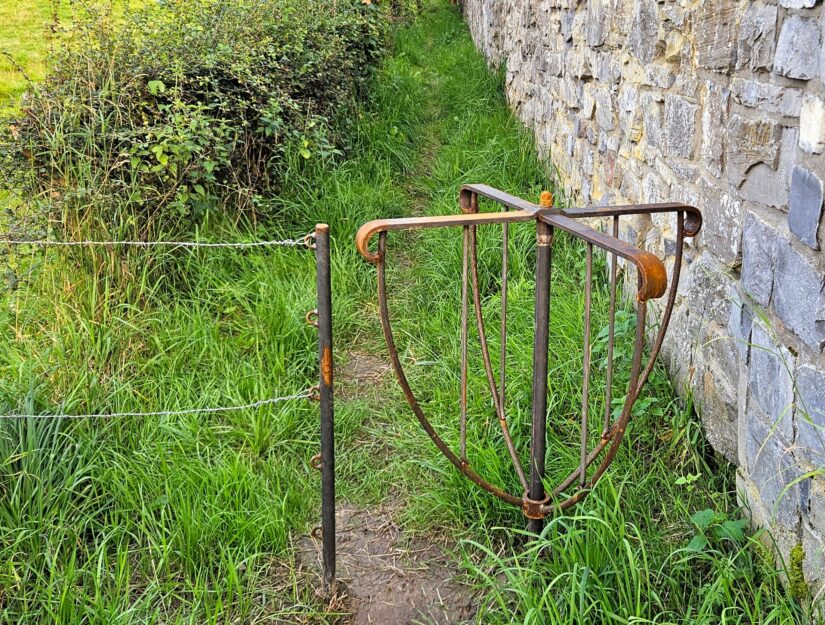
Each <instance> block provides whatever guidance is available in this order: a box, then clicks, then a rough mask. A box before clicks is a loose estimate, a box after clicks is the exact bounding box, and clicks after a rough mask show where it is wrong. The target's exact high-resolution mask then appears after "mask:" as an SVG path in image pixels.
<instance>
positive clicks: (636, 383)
mask: <svg viewBox="0 0 825 625" xmlns="http://www.w3.org/2000/svg"><path fill="white" fill-rule="evenodd" d="M482 197H483V198H486V199H488V200H491V201H492V202H494V203H497V204H499V205H500V206H502V207H503V208H504V210H503V211H501V212H491V213H482V212H479V198H482ZM459 205H460V208H461V213H460V214H455V215H444V216H437V217H408V218H402V219H380V220H376V221H371V222H368V223H366V224H364V225H363V226H362V227H361V229H360V230H359V231H358V234H357V236H356V245H357V247H358V249H359V251H360V252H361V254H362V255H363V256H364V258H366V259H367V260H368V261H370V262H372V263H374V264H375V265H376V268H377V274H378V301H379V312H380V317H381V325H382V328H383V331H384V338H385V340H386V343H387V348H388V350H389V356H390V361H391V363H392V367H393V370H394V371H395V375H396V378H397V379H398V383H399V385H400V386H401V389H402V390H403V392H404V395H405V397H406V399H407V402H408V403H409V405H410V408H411V409H412V411H413V414H414V415H415V416H416V418H417V419H418V421H419V423H420V424H421V426H422V427H423V428H424V430H425V431H426V432H427V434H428V435H429V437H430V438H431V439H432V441H433V442H434V443H435V445H436V447H438V449H439V450H440V451H441V453H443V454H444V456H446V458H447V459H448V460H449V461H450V462H451V463H452V464H453V465H454V466H455V467H456V469H457V470H458V471H460V472H461V473H463V474H464V475H465V476H466V477H467V478H468V479H470V480H471V481H472V482H473V483H475V484H477V485H478V486H479V487H481V488H483V489H484V490H486V491H488V492H490V493H491V494H493V495H494V496H496V497H498V498H499V499H501V500H503V501H505V502H507V503H509V504H512V505H514V506H517V507H519V508H520V509H521V510H522V513H523V514H524V515H525V517H527V519H528V527H529V529H530V531H532V532H536V533H537V532H540V531H541V529H542V526H543V519H544V518H546V517H547V516H549V515H551V514H554V513H556V512H559V511H562V510H566V509H568V508H570V507H571V506H573V505H575V504H577V503H578V502H580V501H582V500H583V499H584V498H585V497H586V496H587V494H588V493H589V492H590V491H591V490H592V489H593V487H594V486H595V484H596V483H597V482H598V480H599V479H600V478H601V476H602V475H603V474H604V472H605V471H606V470H607V468H608V467H609V466H610V463H611V462H612V460H613V458H614V457H615V455H616V453H617V451H618V448H619V445H620V444H621V442H622V438H623V437H624V433H625V431H626V429H627V425H628V422H629V420H630V416H631V411H632V409H633V406H634V404H635V402H636V399H637V397H638V396H639V392H640V391H641V389H642V387H643V386H644V385H645V383H646V382H647V379H648V376H649V375H650V372H651V371H652V369H653V366H654V364H655V362H656V358H657V357H658V355H659V352H660V350H661V348H662V343H663V341H664V337H665V333H666V332H667V328H668V324H669V322H670V317H671V314H672V312H673V306H674V304H675V301H676V292H677V288H678V286H679V277H680V272H681V266H682V255H683V249H684V243H685V238H686V237H693V236H695V235H696V234H697V233H698V232H699V229H700V228H701V225H702V216H701V214H700V212H699V211H698V209H696V208H694V207H692V206H688V205H686V204H680V203H665V204H634V205H627V206H609V207H603V208H573V209H567V210H561V209H559V208H555V207H554V206H553V200H552V196H551V195H550V194H549V193H547V192H545V193H543V194H542V197H541V201H540V203H539V204H535V203H532V202H528V201H526V200H523V199H521V198H518V197H515V196H512V195H510V194H508V193H505V192H503V191H499V190H498V189H494V188H492V187H489V186H487V185H477V184H473V185H465V186H464V187H463V188H462V189H461V194H460V197H459ZM652 214H673V216H674V217H675V222H676V241H675V249H676V251H675V256H674V259H673V261H674V264H673V268H672V270H671V275H670V279H668V274H667V271H666V270H665V266H664V264H663V262H662V261H661V260H660V259H659V258H657V257H656V256H655V255H654V254H652V253H650V252H648V251H645V250H642V249H639V248H637V247H635V246H633V245H631V244H630V243H627V242H625V241H622V240H621V239H620V238H619V232H620V228H619V225H620V219H621V218H622V217H625V216H632V215H652ZM585 218H587V219H591V218H607V219H608V224H609V225H610V233H609V234H608V233H605V232H601V231H599V230H596V229H594V228H591V227H590V226H588V225H586V224H585V223H583V222H582V221H580V220H581V219H585ZM528 221H533V222H535V224H536V269H535V279H536V285H535V311H534V315H535V317H534V337H533V371H532V406H531V420H532V429H531V441H530V454H529V466H528V470H527V471H525V470H524V467H523V466H522V461H521V457H520V455H519V453H518V450H517V448H516V446H515V444H514V441H513V438H512V436H511V434H510V427H509V420H508V419H509V417H508V414H507V412H508V403H507V398H506V396H505V390H506V383H505V382H506V379H505V377H506V376H505V367H506V350H507V280H508V255H509V250H508V241H509V226H510V224H513V223H519V222H528ZM480 225H501V226H502V234H503V244H502V263H501V283H500V284H501V330H500V332H501V336H500V345H501V352H500V355H499V356H500V357H499V371H498V381H496V375H495V373H496V372H495V371H494V370H493V365H492V359H491V356H490V350H489V346H488V341H487V332H486V329H485V322H484V316H483V314H482V306H481V289H480V279H479V266H478V249H477V248H478V236H477V229H478V226H480ZM450 227H460V228H461V229H462V234H463V237H462V245H463V253H462V273H461V280H462V288H461V371H460V389H459V390H460V395H459V448H458V450H457V451H454V450H453V448H452V447H451V446H450V445H448V444H447V443H446V442H445V441H444V439H443V438H442V437H441V435H440V434H439V433H438V432H437V431H436V430H435V428H434V427H433V426H432V424H431V423H430V421H429V419H428V418H427V416H426V415H425V414H424V411H423V409H422V407H421V405H420V403H419V402H418V399H417V397H416V395H415V393H414V392H413V390H412V387H411V386H410V383H409V381H408V379H407V377H406V374H405V371H404V367H403V365H402V362H401V357H400V356H399V352H398V349H397V347H396V344H395V336H394V334H393V330H392V322H391V319H390V312H389V303H388V293H387V280H386V270H387V256H388V251H387V235H388V233H390V232H393V231H397V230H412V229H420V228H450ZM556 230H562V231H564V232H567V233H568V234H570V235H572V236H573V237H575V238H577V239H579V240H581V241H583V242H584V244H585V255H586V256H585V283H584V332H583V337H584V338H583V343H584V344H583V346H582V351H581V358H582V360H581V362H582V373H583V375H582V378H583V379H582V386H581V415H580V426H581V431H580V433H581V436H580V441H581V442H580V446H579V448H578V449H577V452H578V457H579V460H578V462H577V466H575V467H573V468H571V470H570V472H569V474H568V475H567V477H565V478H564V479H562V480H560V481H559V482H558V483H556V484H555V485H554V486H552V487H551V488H550V489H549V491H548V490H547V488H548V482H547V476H546V474H545V456H546V453H547V418H548V414H547V410H548V408H547V407H548V362H549V358H550V350H549V339H550V319H551V301H550V300H551V298H550V293H551V282H552V264H553V263H552V249H553V238H554V234H555V232H556ZM376 235H377V236H378V246H377V249H376V251H374V252H373V251H371V249H370V241H371V240H372V238H373V237H374V236H376ZM319 246H320V241H319ZM594 248H598V249H599V250H601V251H602V252H603V253H605V254H606V255H607V260H608V263H609V281H610V284H609V292H610V306H609V320H608V330H607V332H608V336H607V359H606V360H607V362H606V365H605V366H606V371H605V380H606V389H605V396H604V402H605V410H604V415H603V418H602V416H599V417H598V424H597V425H596V426H593V424H592V423H591V419H590V417H591V415H590V410H589V408H590V404H591V399H590V378H591V367H592V363H591V349H592V335H593V331H592V328H591V322H592V319H591V317H592V297H593V254H594ZM620 259H621V262H624V264H625V265H626V266H627V267H630V268H632V269H634V270H635V274H636V278H637V280H636V289H635V308H636V311H635V312H636V327H635V334H634V337H633V354H632V357H631V358H630V361H629V363H628V368H629V376H625V377H623V378H622V379H627V380H628V382H627V387H626V388H625V389H623V390H621V389H614V388H613V387H614V386H615V385H616V380H615V377H614V375H613V368H614V364H615V363H614V355H615V352H614V346H615V338H616V337H615V331H616V324H615V316H616V308H617V304H616V300H617V280H618V269H617V267H618V263H619V262H620ZM665 293H667V297H666V300H665V302H664V305H663V306H662V316H661V320H660V323H659V325H658V329H657V330H656V332H655V336H654V337H653V342H652V343H651V344H650V346H649V352H648V354H647V360H646V362H645V363H644V366H643V357H644V355H645V331H646V320H647V302H648V301H649V300H651V299H657V298H661V297H662V296H664V295H665ZM470 294H472V299H473V302H472V305H471V303H470V301H469V299H470ZM471 311H472V312H471ZM473 316H474V317H475V320H474V321H475V326H476V332H477V335H478V341H479V345H480V348H481V357H482V360H483V362H484V372H485V377H486V381H487V385H488V386H489V391H490V395H491V398H492V402H491V403H492V405H493V407H494V409H495V412H496V415H497V417H498V421H499V425H500V428H501V433H502V437H503V440H504V442H505V444H506V447H507V452H508V454H509V456H510V458H511V460H512V462H513V469H514V472H515V477H516V478H517V479H518V481H519V482H520V484H521V486H522V489H523V490H522V491H521V493H520V494H518V495H516V494H513V493H511V492H509V491H508V490H507V489H506V488H503V487H501V486H499V485H497V484H494V483H492V482H490V481H488V480H487V479H486V478H485V477H483V476H482V475H480V474H479V473H477V472H476V471H475V469H474V468H473V464H472V461H471V458H469V457H468V451H467V450H468V447H467V429H468V428H467V423H468V419H469V418H470V415H469V414H468V402H467V386H468V373H467V372H468V363H467V359H468V342H469V334H470V324H471V321H470V318H471V317H473ZM614 396H616V397H622V396H623V397H624V399H623V401H622V404H621V408H620V409H616V410H615V411H614V405H613V398H614ZM591 432H597V433H599V434H600V435H597V436H598V438H597V439H595V440H594V437H592V436H590V433H591Z"/></svg>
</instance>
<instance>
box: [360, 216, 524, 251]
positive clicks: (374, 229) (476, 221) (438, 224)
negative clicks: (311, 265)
mask: <svg viewBox="0 0 825 625" xmlns="http://www.w3.org/2000/svg"><path fill="white" fill-rule="evenodd" d="M533 219H535V217H534V215H533V214H532V213H530V212H527V211H511V212H508V213H478V214H475V215H467V214H461V215H442V216H439V217H402V218H399V219H376V220H373V221H368V222H367V223H365V224H364V225H363V226H361V227H360V228H359V229H358V232H357V233H356V235H355V245H356V247H357V248H358V251H359V252H360V253H361V256H363V257H364V258H366V259H367V260H368V261H370V262H371V263H377V262H378V260H379V254H373V253H372V252H370V249H369V247H370V239H372V237H373V236H375V235H376V234H379V233H381V232H389V231H390V230H419V229H422V228H449V227H455V226H472V225H482V224H503V223H513V222H519V221H532V220H533Z"/></svg>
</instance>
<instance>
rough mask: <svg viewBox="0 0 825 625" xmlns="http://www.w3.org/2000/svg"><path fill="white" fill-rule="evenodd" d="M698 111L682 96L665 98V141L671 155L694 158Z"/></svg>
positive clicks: (670, 95) (672, 95)
mask: <svg viewBox="0 0 825 625" xmlns="http://www.w3.org/2000/svg"><path fill="white" fill-rule="evenodd" d="M697 110H698V107H697V106H696V105H695V104H693V103H691V102H689V101H688V100H686V99H685V98H683V97H681V96H678V95H674V94H668V95H667V96H665V141H666V144H667V150H668V153H669V154H671V155H673V156H679V157H681V158H691V157H692V156H693V152H694V145H695V136H696V112H697Z"/></svg>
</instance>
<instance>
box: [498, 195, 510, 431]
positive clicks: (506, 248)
mask: <svg viewBox="0 0 825 625" xmlns="http://www.w3.org/2000/svg"><path fill="white" fill-rule="evenodd" d="M506 210H507V209H506V208H505V211H506ZM509 255H510V224H507V223H505V224H504V232H503V240H502V244H501V347H500V350H499V372H498V376H499V377H498V403H499V414H502V415H503V414H506V413H505V412H504V406H505V402H504V390H505V383H506V379H507V378H506V376H505V372H506V368H507V278H508V276H507V273H508V266H507V265H508V260H509Z"/></svg>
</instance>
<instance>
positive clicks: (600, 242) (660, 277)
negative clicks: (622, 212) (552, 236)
mask: <svg viewBox="0 0 825 625" xmlns="http://www.w3.org/2000/svg"><path fill="white" fill-rule="evenodd" d="M538 219H540V220H541V221H544V222H545V223H548V224H550V225H551V226H555V227H556V228H559V229H561V230H564V231H565V232H569V233H570V234H573V235H575V236H576V237H577V238H579V239H582V240H583V241H585V242H587V243H592V244H593V245H595V246H596V247H600V248H601V249H603V250H606V251H608V252H613V253H614V254H617V255H618V256H621V257H622V258H624V259H626V260H628V261H630V262H631V263H633V264H634V265H635V266H636V269H637V270H638V272H639V278H640V281H639V291H638V293H637V295H636V299H637V300H638V301H640V302H643V301H646V300H649V299H655V298H657V297H661V296H662V295H663V294H664V292H665V290H666V289H667V272H666V271H665V266H664V264H662V261H661V260H659V259H658V258H657V257H656V256H655V255H653V254H651V253H650V252H646V251H644V250H640V249H638V248H635V247H633V246H632V245H630V244H629V243H625V242H624V241H622V240H617V239H614V238H613V237H611V236H610V235H607V234H605V233H603V232H599V231H598V230H594V229H593V228H590V227H589V226H586V225H584V224H582V223H579V222H577V221H576V220H575V219H571V218H570V217H567V216H566V215H562V214H558V215H557V214H543V213H542V214H540V215H538Z"/></svg>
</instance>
